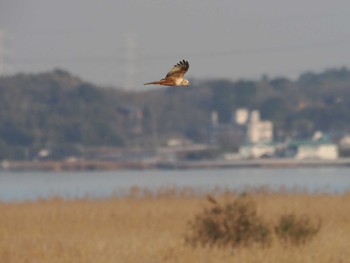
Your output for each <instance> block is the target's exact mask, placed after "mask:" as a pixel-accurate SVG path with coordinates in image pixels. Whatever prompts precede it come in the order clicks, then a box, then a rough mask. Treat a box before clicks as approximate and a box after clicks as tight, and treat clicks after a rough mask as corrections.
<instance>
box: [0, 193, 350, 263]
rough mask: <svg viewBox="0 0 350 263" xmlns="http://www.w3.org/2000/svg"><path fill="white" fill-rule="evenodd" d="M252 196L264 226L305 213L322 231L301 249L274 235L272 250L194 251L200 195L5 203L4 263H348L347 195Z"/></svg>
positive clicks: (1, 229)
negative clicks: (188, 237)
mask: <svg viewBox="0 0 350 263" xmlns="http://www.w3.org/2000/svg"><path fill="white" fill-rule="evenodd" d="M232 195H233V194H225V195H218V196H216V197H215V198H216V199H217V200H219V201H224V200H225V199H230V198H232ZM251 196H252V198H253V199H254V201H255V202H256V204H257V209H258V213H259V214H260V215H261V216H262V217H263V218H264V219H265V220H266V221H269V222H271V223H275V222H274V221H275V220H276V218H277V217H278V216H280V215H282V214H285V213H296V214H305V215H308V216H310V217H314V218H320V219H321V220H322V229H321V230H320V232H319V233H318V235H317V236H316V237H315V238H314V239H313V240H312V241H311V242H309V243H306V244H305V245H303V246H284V245H282V244H281V243H280V242H278V241H277V240H276V238H275V239H274V240H273V241H272V245H271V246H270V247H267V248H262V247H243V248H239V249H236V250H232V249H228V248H215V247H214V248H205V247H197V248H193V247H191V246H189V245H186V244H185V242H184V235H185V234H186V232H187V231H188V221H190V220H192V219H193V218H194V216H195V215H196V214H198V213H200V212H201V211H202V210H203V208H204V207H207V206H208V205H210V204H208V201H207V200H206V198H205V197H203V196H202V197H198V196H192V195H187V194H182V195H175V194H172V193H167V194H159V195H158V196H157V197H152V196H146V197H143V198H137V197H127V198H110V199H103V200H94V201H91V200H68V201H67V200H62V199H59V198H53V199H50V200H39V201H35V202H24V203H0V262H7V263H11V262H45V263H50V262H84V263H86V262H102V263H104V262H125V263H128V262H245V263H253V262H254V263H255V262H265V263H266V262H276V263H280V262H286V263H288V262H290V263H296V262H303V263H308V262H318V263H323V262H324V263H325V262H327V263H328V262H337V263H341V262H349V259H350V249H349V247H350V193H347V194H343V195H328V194H317V195H309V194H304V193H295V194H287V193H268V192H261V193H259V192H257V193H252V194H251Z"/></svg>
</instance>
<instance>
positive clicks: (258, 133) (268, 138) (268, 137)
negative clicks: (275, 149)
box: [247, 110, 273, 143]
mask: <svg viewBox="0 0 350 263" xmlns="http://www.w3.org/2000/svg"><path fill="white" fill-rule="evenodd" d="M247 139H248V141H249V142H250V143H270V142H272V141H273V124H272V122H271V121H262V120H260V112H259V111H257V110H254V111H252V112H251V113H250V118H249V122H248V124H247Z"/></svg>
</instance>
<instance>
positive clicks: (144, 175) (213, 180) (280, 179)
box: [0, 167, 350, 201]
mask: <svg viewBox="0 0 350 263" xmlns="http://www.w3.org/2000/svg"><path fill="white" fill-rule="evenodd" d="M133 186H138V187H140V188H147V189H149V190H152V191H156V190H157V189H160V188H171V187H179V188H182V187H190V188H193V189H195V190H198V191H210V190H213V189H215V188H216V187H219V188H220V189H229V190H238V191H241V190H242V191H243V190H245V189H247V188H248V189H249V188H258V187H268V188H270V189H271V190H279V189H280V188H281V187H283V188H285V189H287V190H293V189H295V188H297V189H302V190H306V191H309V192H314V191H321V192H331V193H342V192H345V191H349V190H350V168H347V167H332V168H324V167H322V168H290V169H286V168H281V169H275V168H273V169H266V168H263V169H261V168H245V169H208V170H145V171H128V170H120V171H94V172H9V171H0V201H23V200H34V199H37V198H48V197H50V196H53V195H58V196H62V197H65V198H77V197H85V196H89V197H91V198H99V197H108V196H111V195H120V196H122V195H125V194H127V193H129V190H130V188H131V187H133Z"/></svg>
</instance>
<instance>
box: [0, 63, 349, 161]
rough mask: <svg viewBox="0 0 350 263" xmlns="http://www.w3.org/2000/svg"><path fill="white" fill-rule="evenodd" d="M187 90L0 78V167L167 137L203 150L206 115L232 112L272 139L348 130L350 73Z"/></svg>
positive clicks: (217, 83) (63, 78) (46, 76)
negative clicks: (253, 115) (256, 119)
mask: <svg viewBox="0 0 350 263" xmlns="http://www.w3.org/2000/svg"><path fill="white" fill-rule="evenodd" d="M192 83H193V84H192V85H191V86H190V87H170V88H166V87H164V88H158V89H154V90H147V91H142V92H127V91H123V90H118V89H115V88H107V87H98V86H96V85H93V84H91V83H87V82H85V81H83V80H81V79H79V78H77V77H75V76H72V75H71V74H70V73H68V72H66V71H63V70H54V71H52V72H47V73H41V74H18V75H14V76H6V77H0V160H1V159H23V158H31V157H32V156H33V155H34V153H37V152H38V151H39V150H40V149H43V148H46V149H50V150H52V151H53V153H54V154H53V157H55V156H56V157H57V158H60V157H62V156H68V155H74V154H79V152H81V151H82V149H84V150H86V149H91V148H98V147H102V146H107V147H111V146H113V147H131V146H138V147H139V146H144V147H149V146H152V145H154V144H155V143H156V144H161V143H162V142H163V141H164V140H165V139H167V138H170V137H172V136H180V137H184V138H189V139H191V140H193V141H195V142H206V140H207V139H208V136H207V131H208V127H209V124H210V113H211V112H212V111H217V112H218V115H219V121H220V122H221V123H228V122H230V120H231V117H232V113H233V112H234V110H235V109H237V108H241V107H245V108H248V109H258V110H260V112H261V116H262V118H264V119H269V120H272V121H273V123H274V126H275V134H276V139H279V140H282V139H284V138H285V137H299V138H302V137H307V136H310V135H311V134H312V133H313V132H314V131H315V130H321V131H324V132H329V133H334V132H337V133H339V132H348V131H349V130H350V71H349V70H348V69H346V68H340V69H329V70H326V71H324V72H322V73H312V72H308V73H305V74H302V75H301V76H300V77H299V79H298V80H296V81H292V80H289V79H287V78H274V79H269V78H268V77H264V78H262V79H260V80H237V81H230V80H226V79H215V80H192Z"/></svg>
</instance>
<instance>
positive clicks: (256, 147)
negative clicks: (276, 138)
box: [239, 143, 276, 159]
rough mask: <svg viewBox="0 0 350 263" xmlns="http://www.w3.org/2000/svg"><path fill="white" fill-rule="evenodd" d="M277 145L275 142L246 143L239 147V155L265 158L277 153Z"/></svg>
mask: <svg viewBox="0 0 350 263" xmlns="http://www.w3.org/2000/svg"><path fill="white" fill-rule="evenodd" d="M275 151H276V147H275V146H274V145H273V144H263V143H259V144H245V145H242V146H241V147H240V148H239V155H240V156H241V157H242V158H254V159H256V158H263V157H270V156H273V155H274V154H275Z"/></svg>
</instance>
